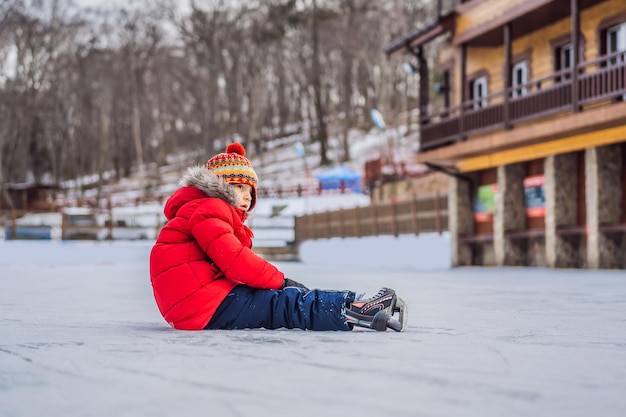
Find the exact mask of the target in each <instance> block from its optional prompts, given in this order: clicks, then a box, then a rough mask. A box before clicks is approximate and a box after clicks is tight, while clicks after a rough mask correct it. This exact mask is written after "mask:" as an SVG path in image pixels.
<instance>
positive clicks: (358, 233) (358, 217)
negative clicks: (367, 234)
mask: <svg viewBox="0 0 626 417" xmlns="http://www.w3.org/2000/svg"><path fill="white" fill-rule="evenodd" d="M354 210H355V211H354V217H355V220H356V221H355V223H354V224H355V227H356V237H362V236H361V233H362V230H361V207H360V206H356V207H355V209H354Z"/></svg>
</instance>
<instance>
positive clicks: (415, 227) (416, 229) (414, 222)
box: [411, 194, 420, 235]
mask: <svg viewBox="0 0 626 417" xmlns="http://www.w3.org/2000/svg"><path fill="white" fill-rule="evenodd" d="M418 214H419V213H418V211H417V196H416V195H415V194H413V198H411V228H412V231H413V233H414V234H415V235H419V233H420V222H419V219H418V217H417V216H418Z"/></svg>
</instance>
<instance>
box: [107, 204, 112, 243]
mask: <svg viewBox="0 0 626 417" xmlns="http://www.w3.org/2000/svg"><path fill="white" fill-rule="evenodd" d="M107 209H108V212H109V235H108V236H107V239H108V240H113V206H111V200H109V204H108V206H107Z"/></svg>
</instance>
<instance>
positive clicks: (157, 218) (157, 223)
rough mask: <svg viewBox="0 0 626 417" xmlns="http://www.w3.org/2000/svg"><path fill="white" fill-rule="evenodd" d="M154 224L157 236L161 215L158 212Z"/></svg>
mask: <svg viewBox="0 0 626 417" xmlns="http://www.w3.org/2000/svg"><path fill="white" fill-rule="evenodd" d="M154 224H155V225H156V226H155V227H156V230H155V231H156V235H155V236H156V237H158V236H159V233H160V232H161V216H160V215H159V213H157V214H156V222H154Z"/></svg>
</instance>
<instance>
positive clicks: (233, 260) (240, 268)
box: [190, 203, 285, 289]
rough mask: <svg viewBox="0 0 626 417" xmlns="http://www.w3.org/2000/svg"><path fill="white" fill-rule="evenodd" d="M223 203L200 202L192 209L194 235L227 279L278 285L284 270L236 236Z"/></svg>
mask: <svg viewBox="0 0 626 417" xmlns="http://www.w3.org/2000/svg"><path fill="white" fill-rule="evenodd" d="M226 204H227V203H223V204H210V205H204V206H203V207H201V208H200V209H199V210H197V211H196V213H195V214H194V215H193V216H192V217H191V219H190V220H191V223H192V230H191V232H192V234H193V236H194V238H195V239H196V241H197V242H198V244H199V245H200V247H201V248H202V250H203V251H204V252H205V253H206V254H207V256H208V257H209V258H211V260H212V261H213V262H214V263H215V265H216V266H217V267H218V268H219V269H220V270H221V271H222V272H223V273H224V275H225V276H226V277H227V278H228V279H231V280H233V281H235V282H238V283H241V284H246V285H248V286H250V287H254V288H265V289H279V288H280V287H281V286H282V283H283V280H284V278H285V276H284V274H283V273H282V272H281V271H279V270H278V268H276V267H275V266H274V265H272V264H271V263H270V262H268V261H266V260H265V259H263V258H261V257H260V256H258V255H257V254H256V253H254V252H253V251H252V250H251V249H249V248H247V247H246V246H244V245H243V244H242V243H241V242H240V241H239V239H237V237H236V236H235V234H234V230H233V224H234V221H235V219H234V218H233V212H232V210H230V208H229V207H228V206H227V205H226Z"/></svg>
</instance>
